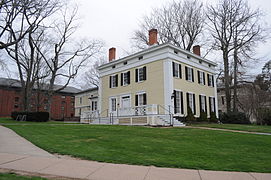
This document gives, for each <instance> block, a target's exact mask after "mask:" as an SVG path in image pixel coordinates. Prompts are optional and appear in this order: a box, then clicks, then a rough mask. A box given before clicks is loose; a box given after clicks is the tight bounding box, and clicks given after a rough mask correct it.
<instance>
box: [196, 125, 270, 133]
mask: <svg viewBox="0 0 271 180" xmlns="http://www.w3.org/2000/svg"><path fill="white" fill-rule="evenodd" d="M192 126H198V127H209V128H219V129H231V130H240V131H249V132H263V133H271V126H259V125H244V124H193V125H192Z"/></svg>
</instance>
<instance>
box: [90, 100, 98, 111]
mask: <svg viewBox="0 0 271 180" xmlns="http://www.w3.org/2000/svg"><path fill="white" fill-rule="evenodd" d="M91 110H92V111H96V110H97V101H92V102H91Z"/></svg>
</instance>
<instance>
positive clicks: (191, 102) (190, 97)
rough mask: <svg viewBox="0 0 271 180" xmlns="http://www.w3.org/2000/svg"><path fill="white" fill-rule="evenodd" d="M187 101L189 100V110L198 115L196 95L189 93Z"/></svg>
mask: <svg viewBox="0 0 271 180" xmlns="http://www.w3.org/2000/svg"><path fill="white" fill-rule="evenodd" d="M186 100H187V108H188V107H189V108H190V109H191V111H192V113H193V114H196V104H195V94H193V93H187V94H186Z"/></svg>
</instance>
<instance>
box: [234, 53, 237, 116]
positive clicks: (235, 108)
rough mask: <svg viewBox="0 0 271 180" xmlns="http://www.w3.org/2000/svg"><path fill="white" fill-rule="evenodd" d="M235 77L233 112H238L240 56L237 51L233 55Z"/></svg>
mask: <svg viewBox="0 0 271 180" xmlns="http://www.w3.org/2000/svg"><path fill="white" fill-rule="evenodd" d="M233 61H234V64H233V68H234V69H233V76H234V83H233V112H237V111H238V109H237V71H238V67H237V66H238V55H237V49H236V48H235V49H234V54H233Z"/></svg>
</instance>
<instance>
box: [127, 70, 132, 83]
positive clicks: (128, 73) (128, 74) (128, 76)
mask: <svg viewBox="0 0 271 180" xmlns="http://www.w3.org/2000/svg"><path fill="white" fill-rule="evenodd" d="M127 78H128V84H130V82H131V81H130V71H128V72H127Z"/></svg>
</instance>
